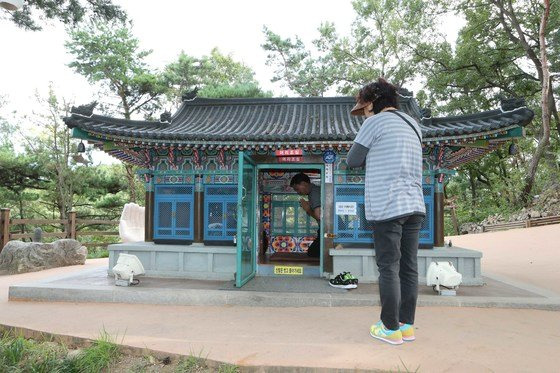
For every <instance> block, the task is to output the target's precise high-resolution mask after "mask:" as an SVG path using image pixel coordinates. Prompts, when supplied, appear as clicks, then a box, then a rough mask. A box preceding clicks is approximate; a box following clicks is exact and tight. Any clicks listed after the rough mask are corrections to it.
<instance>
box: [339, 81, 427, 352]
mask: <svg viewBox="0 0 560 373" xmlns="http://www.w3.org/2000/svg"><path fill="white" fill-rule="evenodd" d="M398 107H399V106H398V93H397V88H396V87H395V86H393V85H392V84H390V83H388V82H387V81H386V80H385V79H383V78H379V79H378V80H377V81H376V82H374V83H370V84H368V85H366V86H364V87H363V88H362V89H361V90H360V93H359V94H358V97H357V104H356V106H354V108H353V109H352V114H353V115H365V117H366V120H365V121H364V123H363V124H362V127H361V128H360V130H359V131H358V134H357V135H356V138H355V139H354V144H353V145H352V148H351V149H350V151H349V153H348V158H347V163H348V166H349V167H361V166H363V165H364V164H365V167H366V182H365V192H364V193H365V196H364V197H365V212H366V218H367V219H368V220H371V221H373V223H374V228H373V229H374V231H373V237H374V248H375V260H376V262H377V266H378V268H379V295H380V297H381V317H380V319H381V320H380V321H379V322H377V323H376V324H374V325H372V326H371V328H370V334H371V336H372V337H374V338H377V339H380V340H382V341H385V342H388V343H391V344H401V343H403V340H405V341H412V340H414V339H415V337H414V327H413V324H414V316H415V312H416V300H417V298H418V261H417V255H418V240H419V233H420V228H421V226H422V222H423V220H424V216H425V215H426V209H425V205H424V195H423V192H422V132H421V129H420V126H419V125H418V123H417V122H416V121H415V120H414V119H413V118H411V117H410V116H408V115H407V114H405V113H403V112H400V111H399V110H398Z"/></svg>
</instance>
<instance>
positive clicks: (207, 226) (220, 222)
mask: <svg viewBox="0 0 560 373" xmlns="http://www.w3.org/2000/svg"><path fill="white" fill-rule="evenodd" d="M236 232H237V185H206V186H205V187H204V240H205V241H233V236H234V235H235V233H236Z"/></svg>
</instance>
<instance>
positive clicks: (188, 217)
mask: <svg viewBox="0 0 560 373" xmlns="http://www.w3.org/2000/svg"><path fill="white" fill-rule="evenodd" d="M193 201H194V186H193V185H184V184H182V185H157V186H156V189H155V196H154V238H155V239H177V240H192V239H193V220H194V210H193Z"/></svg>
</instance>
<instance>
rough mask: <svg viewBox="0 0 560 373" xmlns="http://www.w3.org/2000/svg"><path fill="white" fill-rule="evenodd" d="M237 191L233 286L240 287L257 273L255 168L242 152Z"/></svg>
mask: <svg viewBox="0 0 560 373" xmlns="http://www.w3.org/2000/svg"><path fill="white" fill-rule="evenodd" d="M237 182H238V190H237V273H236V276H235V286H237V287H241V286H243V285H244V284H245V283H247V281H249V280H250V279H252V278H253V277H255V273H256V272H257V271H256V270H257V260H256V259H257V258H256V255H257V249H256V245H257V243H258V241H257V239H256V229H257V224H256V221H255V219H256V186H257V167H256V165H255V163H254V162H253V161H252V160H251V158H250V157H249V156H248V155H247V154H245V153H244V152H242V151H240V152H239V179H238V181H237Z"/></svg>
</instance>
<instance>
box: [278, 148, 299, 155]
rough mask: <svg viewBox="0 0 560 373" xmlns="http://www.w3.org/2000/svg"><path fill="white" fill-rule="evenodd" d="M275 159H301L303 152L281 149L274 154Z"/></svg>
mask: <svg viewBox="0 0 560 373" xmlns="http://www.w3.org/2000/svg"><path fill="white" fill-rule="evenodd" d="M275 154H276V156H277V157H301V156H302V155H303V150H301V149H282V150H277V151H276V152H275Z"/></svg>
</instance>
